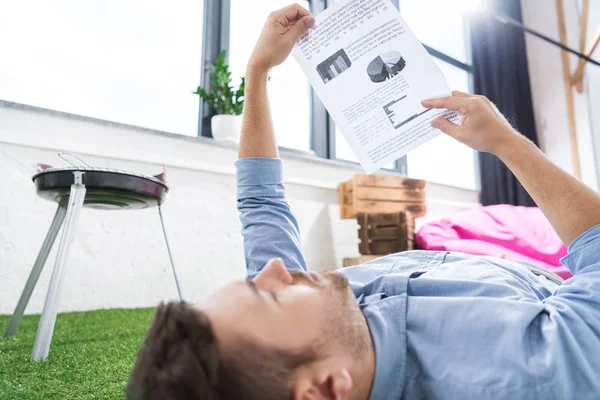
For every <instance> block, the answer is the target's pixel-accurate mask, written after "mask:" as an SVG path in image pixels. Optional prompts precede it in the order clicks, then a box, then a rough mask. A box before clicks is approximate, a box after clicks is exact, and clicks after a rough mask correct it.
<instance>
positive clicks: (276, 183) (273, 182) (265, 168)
mask: <svg viewBox="0 0 600 400" xmlns="http://www.w3.org/2000/svg"><path fill="white" fill-rule="evenodd" d="M235 167H236V171H237V172H236V176H237V187H238V200H241V199H244V198H247V197H257V196H258V197H261V196H264V197H277V196H280V195H281V193H280V192H281V188H282V184H283V162H282V161H281V159H279V158H242V159H239V160H238V161H236V163H235Z"/></svg>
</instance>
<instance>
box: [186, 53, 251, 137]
mask: <svg viewBox="0 0 600 400" xmlns="http://www.w3.org/2000/svg"><path fill="white" fill-rule="evenodd" d="M225 57H226V53H225V51H221V53H220V54H219V57H217V59H216V60H215V63H214V65H213V71H212V73H213V74H212V87H211V90H210V93H209V92H207V91H206V90H204V88H203V87H200V86H198V89H197V90H196V91H195V92H194V93H195V94H197V95H198V96H200V97H201V98H202V99H203V100H204V101H205V102H206V104H208V105H209V106H210V107H211V108H212V109H213V110H214V111H215V112H216V113H217V115H215V116H213V117H212V119H211V122H210V123H211V129H212V135H213V137H214V138H215V140H221V141H230V142H236V143H237V142H239V140H240V134H241V131H242V112H243V110H244V86H245V78H244V77H242V82H241V83H240V86H239V87H238V88H237V89H236V88H234V87H233V85H232V83H231V71H230V70H229V66H228V65H227V63H225Z"/></svg>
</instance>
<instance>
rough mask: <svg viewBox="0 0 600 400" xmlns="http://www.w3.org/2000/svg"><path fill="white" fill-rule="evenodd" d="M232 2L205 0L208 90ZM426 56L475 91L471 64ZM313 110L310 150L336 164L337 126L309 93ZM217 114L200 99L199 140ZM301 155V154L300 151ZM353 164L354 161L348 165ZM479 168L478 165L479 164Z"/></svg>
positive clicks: (314, 5) (319, 5)
mask: <svg viewBox="0 0 600 400" xmlns="http://www.w3.org/2000/svg"><path fill="white" fill-rule="evenodd" d="M307 1H308V3H309V6H310V10H311V12H312V13H313V14H318V13H320V12H321V11H324V10H325V9H326V8H327V7H328V5H329V4H328V3H330V2H331V0H307ZM391 1H392V3H393V5H394V6H395V7H396V8H398V9H400V4H401V1H402V0H391ZM230 16H231V0H204V15H203V19H204V25H203V38H202V60H201V66H202V67H201V71H200V82H201V83H200V84H201V86H202V87H204V88H205V89H207V90H209V89H210V79H209V78H210V71H211V66H212V62H213V60H215V59H216V58H217V56H218V55H219V52H220V51H221V50H225V51H227V54H229V37H230V28H231V21H230ZM465 29H466V30H467V31H466V32H464V34H465V38H466V45H467V59H468V60H471V57H470V46H469V35H468V29H469V26H468V23H467V25H466V27H465ZM423 46H424V47H425V49H426V50H427V52H429V54H430V55H431V56H432V57H434V58H437V59H440V60H442V61H444V62H446V63H448V64H450V65H452V66H453V67H456V68H459V69H461V70H463V71H465V72H467V74H468V76H469V87H470V88H471V89H472V88H473V67H472V65H471V64H470V63H465V62H462V61H460V60H457V59H456V58H454V57H451V56H449V55H448V54H446V53H444V52H443V51H440V50H439V49H436V48H433V47H431V46H428V45H426V44H423ZM310 103H311V104H310V110H311V123H310V127H311V129H310V132H309V135H310V149H311V152H312V153H314V154H315V155H317V156H318V157H321V158H325V159H331V160H336V135H335V131H336V130H335V123H334V122H333V119H332V118H331V115H329V113H328V112H327V110H326V109H325V106H324V105H323V103H322V102H321V101H320V100H319V98H318V96H317V95H316V93H315V91H314V90H313V89H312V88H311V89H310ZM213 115H214V113H213V112H212V111H211V110H210V108H209V107H208V105H206V104H205V103H204V101H202V99H200V104H199V110H198V136H204V137H210V138H212V133H211V126H210V119H211V117H212V116H213ZM298 151H300V150H298ZM348 162H351V163H352V161H348ZM476 164H477V163H476ZM475 170H476V173H477V176H476V181H477V182H478V186H479V172H478V171H479V168H478V166H477V165H476V167H475ZM394 171H396V172H399V173H401V174H403V175H408V173H409V170H408V163H407V158H406V157H402V158H401V159H399V160H397V161H396V162H395V168H394Z"/></svg>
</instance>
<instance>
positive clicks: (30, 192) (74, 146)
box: [0, 101, 477, 314]
mask: <svg viewBox="0 0 600 400" xmlns="http://www.w3.org/2000/svg"><path fill="white" fill-rule="evenodd" d="M59 151H70V152H73V153H77V154H78V155H79V156H81V157H82V158H83V159H84V160H85V161H87V162H88V163H89V164H91V165H94V166H99V167H100V166H101V167H108V168H119V169H125V170H131V171H134V172H138V173H145V174H149V175H155V174H158V173H160V172H161V165H162V164H163V163H164V164H166V165H167V167H168V181H169V184H170V186H171V191H170V192H169V194H168V196H167V201H166V203H165V205H164V217H165V220H166V224H167V230H168V234H169V237H170V243H171V246H172V250H173V255H174V260H175V264H176V267H177V270H178V272H179V275H180V280H181V281H182V286H183V288H182V290H183V293H184V296H185V298H186V299H187V300H189V301H195V300H199V299H201V298H202V297H204V296H205V295H206V294H207V293H208V292H209V291H211V290H213V289H214V288H215V287H218V286H220V285H221V284H223V283H225V282H228V281H230V280H233V279H241V278H243V276H244V259H243V247H242V239H241V236H240V233H239V230H240V223H239V221H238V213H237V210H236V198H235V176H234V167H233V162H234V161H235V159H236V154H237V150H236V149H235V148H233V147H230V146H225V145H217V144H216V143H215V142H214V141H212V140H210V139H204V138H190V137H182V136H175V135H170V134H165V133H161V132H157V131H151V130H146V129H141V128H135V127H130V126H126V125H120V124H113V123H107V122H104V121H99V120H94V119H90V118H83V117H77V116H72V115H68V114H63V113H56V112H51V111H47V110H42V109H36V108H32V107H26V106H20V105H17V104H14V103H8V102H2V101H0V177H1V178H2V181H1V182H2V183H1V184H0V314H6V313H11V312H12V311H13V309H14V307H15V305H16V303H17V300H18V298H19V295H20V293H21V290H22V288H23V286H24V284H25V281H26V280H27V277H28V275H29V272H30V270H31V267H32V266H33V262H34V260H35V258H36V256H37V252H38V250H39V248H40V246H41V243H42V241H43V239H44V237H45V235H46V231H47V229H48V227H49V225H50V222H51V220H52V217H53V215H54V211H55V207H56V206H55V204H53V203H51V202H48V201H45V200H42V199H40V198H38V197H37V196H36V195H35V191H34V186H33V184H32V182H31V176H32V175H33V174H34V173H35V171H36V164H37V163H38V162H40V163H46V164H51V165H55V166H63V165H64V162H63V161H62V160H60V159H59V158H57V156H56V154H57V152H59ZM282 158H283V159H284V162H285V166H286V177H287V179H286V186H287V189H288V196H289V201H290V203H291V206H292V208H293V210H294V212H295V214H296V215H297V217H298V220H299V224H300V229H301V232H302V241H303V247H304V251H305V254H306V259H307V262H308V264H309V266H310V267H311V268H313V269H315V270H329V269H335V268H338V267H340V266H341V261H342V258H343V257H351V256H356V255H357V232H356V224H355V222H354V221H352V220H340V219H339V206H338V204H337V203H338V196H337V191H336V187H337V184H338V183H339V182H342V181H345V180H348V179H350V178H351V177H352V176H353V175H354V174H355V173H357V172H359V170H358V168H357V166H350V165H349V164H344V163H339V162H332V161H326V160H321V159H318V158H316V157H312V156H310V155H297V154H294V153H283V154H282ZM474 206H477V194H476V193H475V192H471V191H467V190H462V189H455V188H450V187H445V186H443V185H434V184H430V185H428V207H429V217H430V218H435V217H439V216H443V215H448V214H450V213H453V212H457V211H460V210H462V209H466V208H471V207H474ZM54 254H55V253H54V252H53V253H51V254H50V257H49V260H48V263H47V265H46V268H45V269H44V272H43V273H42V276H41V278H40V281H39V282H38V286H37V288H36V290H35V292H34V294H33V297H32V299H31V302H30V305H29V307H28V309H27V312H28V313H33V312H40V311H41V308H42V306H43V300H44V296H45V294H46V290H47V287H48V283H49V278H50V271H51V269H52V267H53V260H54ZM175 296H176V290H175V285H174V281H173V278H172V275H171V271H170V265H169V261H168V255H167V251H166V248H165V245H164V242H163V238H162V233H161V228H160V222H159V218H158V212H157V210H156V209H149V210H141V211H99V210H88V209H85V210H84V212H83V213H82V215H81V218H80V229H79V230H78V234H77V239H76V242H75V244H74V248H73V252H72V258H71V263H70V265H69V269H68V274H67V282H66V285H65V288H64V293H63V296H62V301H61V310H62V311H67V310H87V309H96V308H110V307H141V306H152V305H155V304H157V303H158V302H159V301H161V300H167V299H172V298H174V297H175Z"/></svg>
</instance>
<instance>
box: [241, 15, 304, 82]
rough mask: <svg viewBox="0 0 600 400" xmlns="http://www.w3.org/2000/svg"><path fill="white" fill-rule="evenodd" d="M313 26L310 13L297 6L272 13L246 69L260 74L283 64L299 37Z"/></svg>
mask: <svg viewBox="0 0 600 400" xmlns="http://www.w3.org/2000/svg"><path fill="white" fill-rule="evenodd" d="M314 25H315V19H314V17H313V16H312V14H311V13H310V11H308V10H307V9H305V8H302V7H300V6H299V5H298V4H292V5H290V6H288V7H285V8H283V9H281V10H278V11H274V12H272V13H271V14H270V15H269V18H268V19H267V22H266V23H265V27H264V28H263V31H262V33H261V34H260V37H259V39H258V42H257V43H256V47H255V48H254V51H253V52H252V56H251V57H250V61H249V62H248V69H249V70H252V71H254V72H259V73H262V72H266V71H269V70H270V69H271V68H273V67H275V66H277V65H279V64H281V63H282V62H284V61H285V59H286V58H287V57H288V56H289V54H290V52H291V51H292V48H293V47H294V45H295V44H296V42H297V41H298V39H300V36H302V35H304V34H305V33H306V31H308V29H309V28H311V27H313V26H314Z"/></svg>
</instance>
